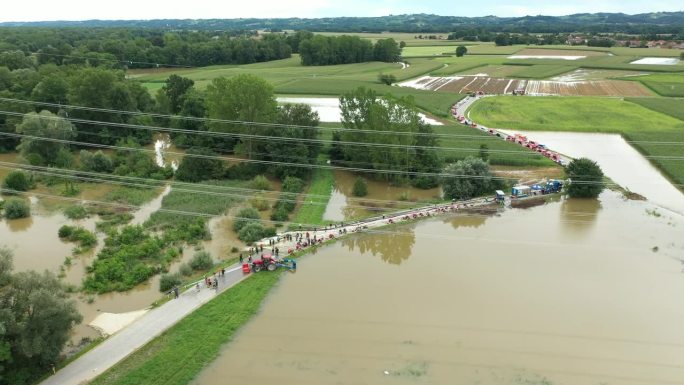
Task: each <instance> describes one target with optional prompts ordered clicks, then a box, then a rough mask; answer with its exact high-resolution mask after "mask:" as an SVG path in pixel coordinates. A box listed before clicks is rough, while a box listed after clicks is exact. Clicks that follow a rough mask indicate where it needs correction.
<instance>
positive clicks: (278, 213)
mask: <svg viewBox="0 0 684 385" xmlns="http://www.w3.org/2000/svg"><path fill="white" fill-rule="evenodd" d="M289 216H290V213H289V212H288V211H287V210H286V209H285V207H282V206H280V207H278V208H277V209H276V210H275V211H274V212H273V213H272V214H271V220H272V221H276V222H285V221H287V220H288V219H290V218H289Z"/></svg>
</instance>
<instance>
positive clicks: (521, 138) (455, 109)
mask: <svg viewBox="0 0 684 385" xmlns="http://www.w3.org/2000/svg"><path fill="white" fill-rule="evenodd" d="M469 96H470V97H480V96H484V92H482V91H479V92H477V93H475V92H473V93H471V94H470V95H469ZM462 103H464V100H461V101H460V102H458V103H456V104H454V105H453V106H452V107H451V115H452V116H453V117H454V119H456V121H458V122H459V123H462V124H464V125H466V126H469V127H473V128H477V129H479V130H481V131H484V132H486V133H488V134H490V135H493V136H496V137H498V138H501V139H503V140H506V141H508V142H513V143H517V144H519V145H521V146H523V147H526V148H529V149H530V150H532V151H536V152H538V153H539V154H541V155H543V156H544V157H546V158H549V159H551V160H552V161H554V162H556V163H558V164H560V165H561V166H564V165H565V163H564V162H563V159H562V157H561V156H560V155H559V154H558V153H557V152H554V151H551V150H549V149H548V148H547V147H546V146H545V145H543V144H541V143H538V142H535V141H533V140H529V139H528V138H527V137H526V136H525V135H522V134H518V133H516V134H513V135H508V134H505V133H503V132H500V131H497V130H495V129H493V128H487V127H484V126H481V125H478V124H477V123H475V122H472V121H469V120H468V119H466V117H465V116H463V115H461V114H460V112H459V108H460V106H461V104H462Z"/></svg>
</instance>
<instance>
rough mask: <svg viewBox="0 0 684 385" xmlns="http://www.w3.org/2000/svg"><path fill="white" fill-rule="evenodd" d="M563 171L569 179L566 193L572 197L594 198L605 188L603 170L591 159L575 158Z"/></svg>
mask: <svg viewBox="0 0 684 385" xmlns="http://www.w3.org/2000/svg"><path fill="white" fill-rule="evenodd" d="M565 172H566V174H567V176H568V178H569V179H570V187H568V195H570V196H571V197H573V198H596V197H597V196H599V194H601V192H602V191H603V189H604V188H605V183H604V182H603V171H602V170H601V167H600V166H599V165H598V163H596V162H594V161H593V160H591V159H587V158H579V159H575V160H573V161H572V162H570V164H568V167H567V168H566V169H565Z"/></svg>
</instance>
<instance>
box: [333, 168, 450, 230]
mask: <svg viewBox="0 0 684 385" xmlns="http://www.w3.org/2000/svg"><path fill="white" fill-rule="evenodd" d="M334 174H335V188H334V189H333V193H332V195H331V197H330V200H329V201H328V205H327V206H326V208H325V213H324V214H323V219H326V220H330V221H342V220H350V219H357V218H362V217H367V216H370V215H376V214H377V213H379V212H383V211H387V210H388V209H392V210H397V209H400V208H402V207H407V206H408V205H411V204H412V203H413V202H418V201H429V200H433V199H439V198H440V197H441V195H442V190H441V189H440V188H439V187H435V188H432V189H428V190H422V189H419V188H415V187H411V186H391V185H389V184H388V183H386V182H382V181H377V180H372V179H368V178H365V179H366V184H367V186H368V195H366V196H365V197H363V198H355V197H354V195H353V194H352V191H353V189H354V182H355V181H356V178H357V177H358V175H357V174H355V173H353V172H349V171H344V170H335V172H334ZM381 201H385V202H381Z"/></svg>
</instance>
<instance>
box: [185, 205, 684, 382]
mask: <svg viewBox="0 0 684 385" xmlns="http://www.w3.org/2000/svg"><path fill="white" fill-rule="evenodd" d="M651 209H653V206H652V205H650V204H648V203H647V202H640V201H624V200H623V199H622V198H621V196H620V195H619V194H616V193H614V192H606V193H604V194H603V195H602V196H601V198H600V201H595V200H561V201H558V202H553V203H548V204H545V205H543V206H539V207H534V208H530V209H524V210H523V209H518V210H507V211H506V212H504V213H503V214H502V215H493V216H489V215H481V214H474V215H467V214H465V215H464V214H461V215H456V216H452V217H443V218H439V219H434V220H430V221H426V222H422V223H417V224H414V225H411V226H407V227H401V228H398V229H395V231H392V232H390V233H387V234H373V235H370V234H365V235H359V236H355V237H352V238H349V239H348V240H344V241H340V242H338V243H335V244H333V245H331V246H328V247H325V248H323V249H321V250H319V251H318V252H317V253H316V254H312V255H309V256H306V257H304V258H303V259H302V260H301V263H300V264H299V265H300V266H301V267H300V269H299V270H298V271H297V273H296V274H292V275H289V274H287V275H285V276H283V280H282V282H281V284H280V285H279V287H278V288H276V289H275V290H274V292H273V293H272V294H271V295H270V297H269V298H268V299H267V301H266V303H265V305H264V307H263V308H262V310H261V312H260V314H259V315H257V316H256V317H255V319H254V320H252V321H251V322H250V323H249V324H248V325H246V326H245V327H244V328H243V329H242V331H241V332H240V333H239V334H238V335H237V336H236V338H235V339H234V340H233V341H232V342H231V343H229V344H228V345H227V346H226V347H225V348H224V350H223V351H222V353H221V354H220V356H219V357H218V358H217V360H216V361H215V362H214V363H212V364H211V365H210V366H208V367H207V368H206V369H205V370H204V371H203V372H202V373H201V374H200V375H199V377H198V378H197V379H196V380H195V381H194V382H193V383H194V384H202V385H205V384H206V385H210V384H217V383H222V382H225V381H226V379H227V378H230V379H231V380H232V381H234V382H236V383H249V384H257V385H258V384H290V383H291V384H483V385H484V384H487V385H510V384H518V385H522V384H525V385H551V384H553V385H599V384H620V385H654V384H676V383H681V380H682V378H684V364H682V360H681V357H682V356H683V355H684V328H682V327H681V325H682V324H683V323H684V308H683V307H682V306H681V304H680V302H681V301H680V298H682V296H684V274H683V273H682V262H681V261H680V260H681V259H682V258H684V241H682V238H681V231H682V230H681V229H682V226H684V220H683V219H682V217H679V216H676V217H675V216H674V215H663V216H662V217H654V216H651V215H649V214H648V213H647V212H646V211H647V210H651ZM655 247H658V248H657V249H655Z"/></svg>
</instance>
